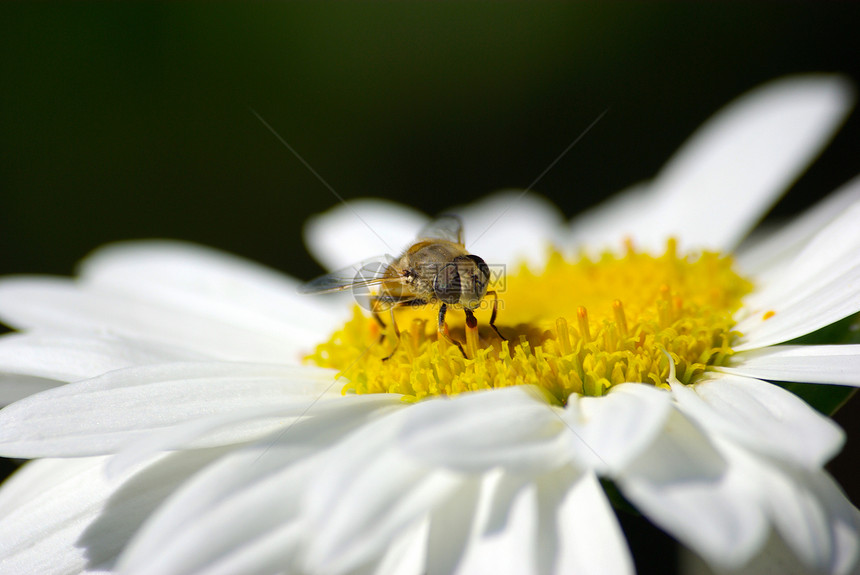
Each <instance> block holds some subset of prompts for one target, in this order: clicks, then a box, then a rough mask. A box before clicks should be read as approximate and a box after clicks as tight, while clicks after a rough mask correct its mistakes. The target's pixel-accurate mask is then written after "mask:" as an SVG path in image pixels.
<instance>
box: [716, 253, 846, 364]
mask: <svg viewBox="0 0 860 575" xmlns="http://www.w3.org/2000/svg"><path fill="white" fill-rule="evenodd" d="M858 285H860V265H858V266H855V267H853V268H852V269H850V270H848V271H846V272H845V273H844V274H842V276H841V277H839V278H836V279H834V281H832V282H831V283H829V284H827V285H824V286H821V287H820V288H819V289H818V290H816V291H815V292H813V293H809V294H807V295H805V296H804V297H803V298H802V299H800V300H797V301H795V302H793V303H791V304H789V305H785V306H783V305H782V304H781V303H780V302H772V303H764V305H765V307H763V308H761V309H760V310H758V313H756V314H755V315H751V316H750V317H747V318H746V319H744V320H741V321H739V322H738V323H737V325H736V326H735V329H736V330H738V331H740V332H741V333H743V334H744V336H743V337H742V338H741V343H739V344H738V345H735V346H733V347H734V350H735V351H747V350H751V349H757V348H762V347H767V346H769V345H774V344H777V343H782V342H784V341H789V340H792V339H795V338H798V337H800V336H802V335H806V334H809V333H812V332H814V331H815V330H817V329H821V328H822V327H826V326H828V325H830V324H832V323H835V322H837V321H839V320H840V319H843V318H846V317H848V316H849V315H851V314H853V313H855V312H857V311H858V310H860V290H858V289H857V286H858ZM768 311H774V312H775V314H774V315H772V316H770V314H767V315H765V312H768ZM765 318H767V319H765Z"/></svg>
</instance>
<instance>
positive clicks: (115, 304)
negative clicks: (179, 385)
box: [0, 278, 326, 363]
mask: <svg viewBox="0 0 860 575" xmlns="http://www.w3.org/2000/svg"><path fill="white" fill-rule="evenodd" d="M142 287H144V288H145V287H146V285H145V284H144V285H143V286H142ZM174 295H175V296H177V297H172V296H174ZM297 297H298V296H297ZM273 313H274V310H273ZM0 314H2V315H3V319H4V321H7V322H8V323H9V324H10V325H14V326H16V327H18V328H23V329H30V328H46V329H53V330H60V331H65V332H78V333H79V332H82V331H83V332H96V333H115V334H119V335H121V336H123V337H129V338H132V339H137V340H141V341H146V342H156V343H158V344H160V345H168V346H175V347H177V348H178V349H180V350H190V351H192V352H195V353H198V354H204V355H206V356H207V357H217V358H220V359H230V360H237V361H238V360H247V361H294V362H296V363H298V361H299V359H300V351H299V350H306V349H308V348H309V347H310V346H309V342H313V341H319V340H320V339H321V338H322V337H324V336H323V335H322V333H321V331H320V330H308V329H302V328H300V327H297V326H293V325H290V324H289V323H284V322H278V321H275V320H272V319H268V318H263V317H261V316H254V315H252V314H246V313H245V312H244V310H242V309H241V308H238V307H230V306H227V305H226V304H225V306H224V307H218V306H216V305H213V303H212V302H207V301H205V300H204V299H202V298H198V297H197V296H196V295H195V294H193V293H176V294H171V295H170V296H168V294H167V293H165V292H159V291H157V290H154V291H153V292H152V293H151V294H149V296H147V298H142V297H140V294H131V293H121V292H116V291H106V290H104V289H102V288H97V287H96V286H92V288H91V289H82V288H80V287H79V286H78V285H76V284H75V283H74V282H72V281H70V280H64V279H60V278H35V279H34V278H7V279H5V280H0ZM321 321H322V320H321ZM322 324H323V325H326V324H325V322H324V321H323V322H322Z"/></svg>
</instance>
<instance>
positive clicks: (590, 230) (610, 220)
mask: <svg viewBox="0 0 860 575" xmlns="http://www.w3.org/2000/svg"><path fill="white" fill-rule="evenodd" d="M654 196H655V194H654V190H653V189H652V188H651V187H650V184H648V183H645V182H642V183H639V184H636V185H634V186H631V187H630V188H627V189H625V190H623V191H621V192H618V193H616V194H614V195H612V196H610V197H609V198H607V199H606V200H604V201H602V202H601V203H599V204H597V205H596V206H594V207H592V208H589V209H588V210H586V211H584V212H581V213H580V214H578V215H577V216H576V217H574V218H573V220H572V221H571V222H570V226H569V236H568V239H567V243H566V245H568V246H569V247H570V248H572V249H571V250H569V251H570V255H571V256H575V255H576V254H577V251H578V250H580V249H586V250H588V251H587V253H589V254H590V255H593V256H596V255H599V254H600V252H601V251H602V250H604V249H613V248H614V249H620V248H621V247H622V241H623V240H624V239H625V238H626V237H630V238H637V237H642V236H645V235H647V234H648V228H650V227H652V226H653V225H654V222H653V221H652V220H651V219H650V218H644V217H642V214H643V213H646V212H647V211H648V210H650V209H651V208H652V207H653V206H654V203H655V197H654ZM658 247H659V248H663V247H665V246H658Z"/></svg>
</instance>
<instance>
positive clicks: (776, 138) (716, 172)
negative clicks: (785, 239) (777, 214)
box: [634, 75, 853, 250]
mask: <svg viewBox="0 0 860 575" xmlns="http://www.w3.org/2000/svg"><path fill="white" fill-rule="evenodd" d="M852 103H853V93H852V90H851V86H850V85H849V83H848V82H847V81H846V80H845V79H843V78H841V77H838V76H825V75H818V76H800V77H790V78H785V79H781V80H777V81H775V82H771V83H769V84H766V85H764V86H762V87H760V88H757V89H756V90H754V91H752V92H750V93H748V94H746V95H744V96H741V97H740V98H739V99H738V100H736V101H735V102H733V103H731V104H729V105H728V106H727V107H726V108H724V109H723V110H721V111H720V112H718V113H717V115H715V116H714V117H713V118H711V119H710V120H709V121H708V122H706V123H705V124H704V125H703V126H702V127H701V128H699V130H698V131H697V132H696V133H695V134H694V135H693V136H692V137H691V138H690V139H689V140H688V141H687V142H686V143H685V144H684V146H683V147H682V148H681V149H680V150H679V151H678V153H677V154H676V155H675V156H674V157H673V158H672V159H671V160H670V161H669V162H668V163H667V164H666V166H665V167H664V168H663V170H662V171H661V172H660V174H659V175H658V176H657V178H656V179H655V180H654V182H653V184H652V187H653V188H654V189H656V190H659V204H658V205H656V206H653V207H652V209H651V210H649V213H648V214H647V216H646V217H647V218H648V219H649V221H651V222H654V225H653V226H652V227H651V229H652V230H653V233H652V234H651V235H650V236H649V237H643V238H640V237H638V236H637V237H635V238H634V239H635V240H637V243H638V242H639V241H640V240H641V241H643V242H644V244H645V245H646V247H648V248H650V249H660V248H662V247H663V242H665V240H666V237H668V236H670V235H672V236H676V237H678V238H680V240H681V245H682V246H684V247H685V248H701V247H707V248H716V249H720V250H732V249H733V248H734V247H735V246H736V245H737V244H738V243H739V242H740V240H741V239H742V238H743V236H744V235H746V233H747V232H748V231H749V230H750V229H751V228H752V227H753V225H754V224H755V223H756V222H757V221H758V220H759V218H761V216H762V215H763V214H764V213H765V212H766V211H767V210H768V209H769V208H770V207H771V205H772V204H773V203H774V202H775V201H776V199H777V198H778V197H779V196H780V195H781V194H782V192H783V191H784V190H785V189H786V188H787V187H788V185H789V184H791V182H792V181H793V180H794V179H795V178H797V177H798V175H800V173H802V171H803V170H804V169H805V168H806V166H807V165H808V164H809V163H810V161H811V160H812V159H813V158H814V157H815V156H816V155H817V154H818V153H819V151H820V150H821V149H822V148H823V146H824V145H825V143H826V142H827V141H828V140H829V139H830V137H831V136H832V134H833V133H834V132H835V130H836V128H837V127H838V126H839V125H840V124H841V122H842V121H843V119H844V118H845V116H846V114H847V112H848V111H849V109H850V107H851V105H852Z"/></svg>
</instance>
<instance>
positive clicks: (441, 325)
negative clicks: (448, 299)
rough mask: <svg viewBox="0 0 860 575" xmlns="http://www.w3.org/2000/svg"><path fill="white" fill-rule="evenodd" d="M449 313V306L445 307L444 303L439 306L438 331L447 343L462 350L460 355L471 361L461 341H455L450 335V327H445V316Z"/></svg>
mask: <svg viewBox="0 0 860 575" xmlns="http://www.w3.org/2000/svg"><path fill="white" fill-rule="evenodd" d="M447 312H448V306H447V305H445V304H444V303H443V304H442V305H440V306H439V325H438V326H437V329H438V331H439V335H441V336H442V337H444V338H445V341H447V342H448V343H450V344H451V345H456V346H457V349H459V350H460V353H462V354H463V357H465V358H466V359H469V358H468V356H467V355H466V352H465V350H464V349H463V346H462V344H460V342H459V341H457V340H456V339H453V338H452V337H451V336H450V335H448V326H447V325H445V314H446V313H447Z"/></svg>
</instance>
